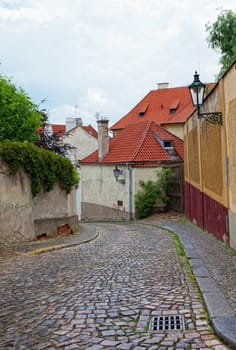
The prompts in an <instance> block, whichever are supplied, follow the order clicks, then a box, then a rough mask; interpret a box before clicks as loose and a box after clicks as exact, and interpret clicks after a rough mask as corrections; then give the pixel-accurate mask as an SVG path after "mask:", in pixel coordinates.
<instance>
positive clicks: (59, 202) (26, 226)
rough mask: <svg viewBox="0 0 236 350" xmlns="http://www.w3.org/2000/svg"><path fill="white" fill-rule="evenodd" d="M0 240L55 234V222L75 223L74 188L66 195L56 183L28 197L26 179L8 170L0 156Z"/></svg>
mask: <svg viewBox="0 0 236 350" xmlns="http://www.w3.org/2000/svg"><path fill="white" fill-rule="evenodd" d="M0 184H1V186H0V241H3V242H14V241H24V240H33V239H36V238H37V236H38V235H40V234H43V233H46V234H48V235H49V236H52V235H55V234H56V232H57V228H58V227H59V226H62V225H65V224H66V223H68V224H70V225H73V226H75V225H76V223H77V222H78V218H77V215H76V200H75V196H76V194H75V190H73V191H72V192H71V194H69V195H67V194H66V192H65V191H63V190H61V188H60V187H59V186H58V185H55V187H54V189H53V190H52V191H50V192H46V193H40V194H39V195H38V196H36V197H34V198H32V195H31V188H30V179H29V177H28V176H27V174H26V173H25V172H24V171H23V170H22V169H20V170H19V171H18V172H17V174H16V175H15V176H12V175H10V174H9V170H8V167H7V165H6V163H4V162H2V161H1V160H0Z"/></svg>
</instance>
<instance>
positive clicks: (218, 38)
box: [206, 10, 236, 78]
mask: <svg viewBox="0 0 236 350" xmlns="http://www.w3.org/2000/svg"><path fill="white" fill-rule="evenodd" d="M206 31H207V32H208V37H207V42H208V45H209V47H210V48H212V49H214V50H216V51H218V52H219V53H220V54H221V58H220V64H221V68H220V73H219V76H218V78H219V77H220V76H222V75H223V74H224V72H225V71H226V70H227V68H228V67H229V66H230V64H231V63H232V62H233V61H234V60H235V59H236V13H235V12H233V11H232V10H222V11H221V12H220V14H219V15H218V17H217V19H216V21H215V22H214V23H212V24H210V23H207V24H206Z"/></svg>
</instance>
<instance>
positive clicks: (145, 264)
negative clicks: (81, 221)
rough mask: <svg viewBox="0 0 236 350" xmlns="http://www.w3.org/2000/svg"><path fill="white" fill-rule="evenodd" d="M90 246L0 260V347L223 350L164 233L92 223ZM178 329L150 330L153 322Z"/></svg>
mask: <svg viewBox="0 0 236 350" xmlns="http://www.w3.org/2000/svg"><path fill="white" fill-rule="evenodd" d="M97 229H98V231H99V233H100V234H99V236H98V238H97V239H96V240H94V241H92V242H90V243H86V244H83V245H80V246H75V247H70V248H65V249H62V250H58V251H53V252H47V253H43V254H39V255H27V254H21V255H14V256H12V257H9V258H8V259H4V260H0V261H1V262H0V286H1V288H0V300H1V304H0V349H1V350H3V349H4V350H7V349H17V350H18V349H19V350H20V349H21V350H23V349H27V350H28V349H34V350H42V349H46V350H52V349H66V350H73V349H81V350H82V349H88V350H100V349H120V350H128V349H135V350H144V349H150V350H154V349H160V350H164V349H179V350H181V349H202V350H204V349H215V350H224V349H229V348H228V347H227V346H226V345H224V344H223V343H222V342H221V340H219V338H217V337H216V336H215V335H214V334H213V331H212V329H211V327H210V325H209V324H208V319H207V314H206V312H205V308H204V305H203V302H202V300H201V297H200V294H199V292H198V289H197V287H196V284H195V281H194V279H193V277H192V275H191V273H190V271H189V269H188V265H186V264H184V265H183V263H181V262H182V261H183V258H181V256H180V254H179V253H177V248H176V244H175V240H174V238H173V237H172V235H171V234H170V233H168V232H166V231H163V230H161V229H156V228H154V227H151V226H145V225H138V224H134V225H130V224H129V225H128V224H123V225H115V224H98V225H97ZM171 315H172V316H173V315H174V316H177V315H180V316H183V320H184V327H183V329H177V330H152V329H151V327H150V326H151V323H152V320H153V318H154V317H157V316H163V318H164V319H165V316H171Z"/></svg>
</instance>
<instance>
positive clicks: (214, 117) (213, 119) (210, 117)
mask: <svg viewBox="0 0 236 350" xmlns="http://www.w3.org/2000/svg"><path fill="white" fill-rule="evenodd" d="M193 77H194V81H193V82H192V84H191V85H189V87H188V88H189V91H190V95H191V98H192V103H193V106H196V107H197V114H198V118H203V119H205V120H207V121H208V122H209V123H211V124H220V125H222V113H221V112H209V113H200V106H202V105H203V102H204V101H203V100H204V93H205V88H206V85H205V84H203V83H202V82H201V81H200V79H199V74H198V73H197V72H195V74H194V76H193Z"/></svg>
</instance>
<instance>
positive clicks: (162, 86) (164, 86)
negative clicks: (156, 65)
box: [157, 83, 169, 90]
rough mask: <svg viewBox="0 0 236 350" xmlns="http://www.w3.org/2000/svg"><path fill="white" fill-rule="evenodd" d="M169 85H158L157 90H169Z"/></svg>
mask: <svg viewBox="0 0 236 350" xmlns="http://www.w3.org/2000/svg"><path fill="white" fill-rule="evenodd" d="M168 87H169V83H157V90H162V89H168Z"/></svg>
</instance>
